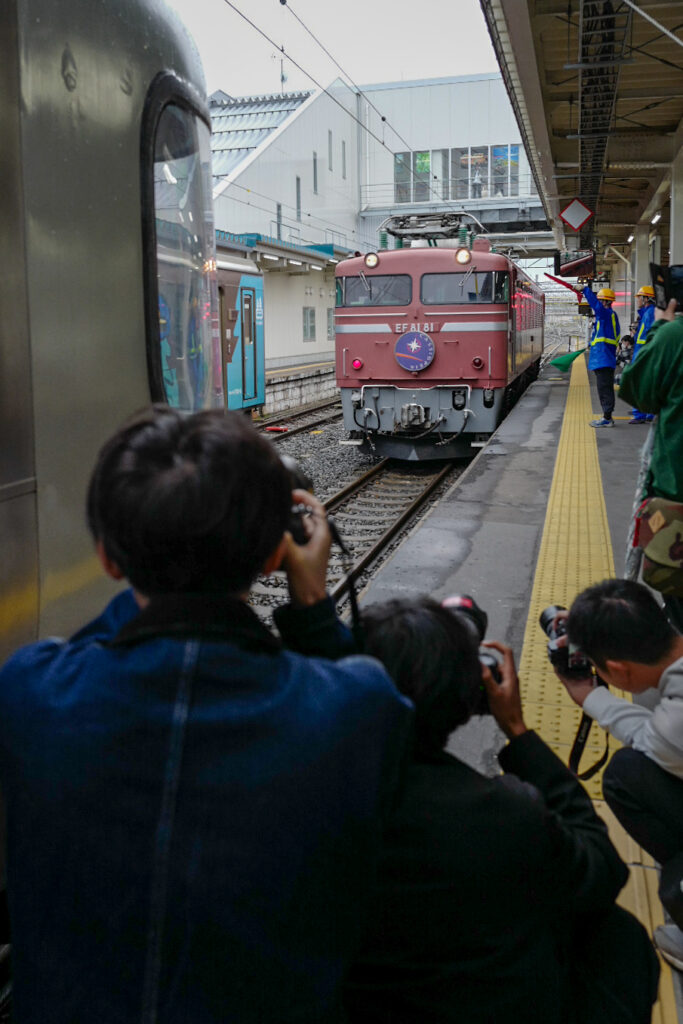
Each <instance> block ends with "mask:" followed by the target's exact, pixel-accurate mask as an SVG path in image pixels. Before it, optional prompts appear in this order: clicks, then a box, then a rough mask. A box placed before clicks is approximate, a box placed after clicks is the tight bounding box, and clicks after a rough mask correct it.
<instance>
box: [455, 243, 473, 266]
mask: <svg viewBox="0 0 683 1024" xmlns="http://www.w3.org/2000/svg"><path fill="white" fill-rule="evenodd" d="M471 259H472V253H471V252H470V250H469V249H465V248H464V247H463V246H461V247H460V248H459V249H456V250H455V262H456V263H462V264H465V263H469V262H470V260H471Z"/></svg>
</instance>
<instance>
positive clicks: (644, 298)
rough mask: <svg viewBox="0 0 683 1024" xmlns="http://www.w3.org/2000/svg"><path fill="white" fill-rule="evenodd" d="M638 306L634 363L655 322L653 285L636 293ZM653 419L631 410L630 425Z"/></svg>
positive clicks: (646, 286) (650, 414) (638, 411)
mask: <svg viewBox="0 0 683 1024" xmlns="http://www.w3.org/2000/svg"><path fill="white" fill-rule="evenodd" d="M636 305H637V307H638V327H637V328H636V335H635V338H634V340H633V355H632V356H631V362H632V363H633V362H635V360H636V359H637V358H638V356H639V355H640V353H641V352H642V351H643V348H644V346H645V342H646V341H647V336H648V334H649V333H650V330H651V328H652V325H653V323H654V322H655V290H654V288H653V287H652V285H651V284H644V285H643V286H642V288H639V289H638V291H637V292H636ZM653 419H654V416H653V415H652V413H645V412H640V410H639V409H636V408H633V409H631V419H630V420H629V423H647V422H648V421H649V420H653Z"/></svg>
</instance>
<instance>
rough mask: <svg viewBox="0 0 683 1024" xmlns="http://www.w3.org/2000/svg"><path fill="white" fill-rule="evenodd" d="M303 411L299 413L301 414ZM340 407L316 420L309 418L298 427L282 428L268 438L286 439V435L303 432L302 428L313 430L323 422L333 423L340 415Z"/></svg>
mask: <svg viewBox="0 0 683 1024" xmlns="http://www.w3.org/2000/svg"><path fill="white" fill-rule="evenodd" d="M303 415H304V413H301V416H303ZM342 415H343V414H342V411H341V409H340V410H339V412H336V413H333V414H332V415H331V416H322V417H320V418H319V419H317V420H311V421H310V423H302V424H301V425H300V426H298V427H292V428H291V429H289V430H283V431H282V433H278V434H273V435H272V436H271V438H270V440H271V441H286V440H287V438H288V437H294V436H295V435H296V434H303V432H304V430H315V428H316V427H321V426H323V425H324V424H325V423H333V422H334V421H335V420H338V419H339V418H340V417H341V416H342Z"/></svg>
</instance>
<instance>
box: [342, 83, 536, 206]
mask: <svg viewBox="0 0 683 1024" xmlns="http://www.w3.org/2000/svg"><path fill="white" fill-rule="evenodd" d="M362 89H363V92H364V93H366V95H367V97H368V100H370V101H371V102H372V104H373V105H374V106H375V107H376V108H377V110H378V111H379V112H380V113H381V114H383V115H384V116H385V117H386V119H387V122H388V124H387V125H386V126H384V125H382V122H381V120H380V117H379V115H378V113H377V112H376V111H375V110H373V109H372V107H371V106H370V105H369V103H368V101H367V100H365V99H361V107H362V118H363V120H364V122H365V123H366V124H367V125H368V127H369V128H370V129H371V131H372V132H373V133H374V134H375V135H376V136H378V137H379V138H380V139H383V140H384V142H385V144H386V146H387V147H388V150H387V149H385V148H384V147H382V146H381V145H380V144H379V142H376V141H375V140H374V139H373V138H371V137H370V136H368V135H366V134H364V145H365V146H366V147H367V152H366V154H365V157H364V178H365V179H366V183H367V184H376V185H377V184H382V183H387V184H388V183H392V184H393V180H394V159H393V153H400V152H403V151H405V150H410V151H411V152H416V151H420V150H432V149H447V148H448V149H450V148H454V147H461V146H462V147H465V146H498V145H506V144H513V145H514V144H518V145H519V147H520V150H519V174H520V183H521V182H522V181H524V182H526V181H527V180H528V177H529V165H528V161H527V158H526V154H525V152H524V147H523V146H522V142H521V137H520V133H519V128H518V127H517V122H516V121H515V116H514V113H513V111H512V106H511V105H510V101H509V99H508V96H507V93H506V91H505V86H504V84H503V80H502V78H501V76H500V75H499V74H488V75H473V76H463V77H462V78H454V79H435V80H434V81H432V82H425V83H423V84H420V83H414V82H396V83H390V84H388V85H376V86H374V85H373V86H363V87H362ZM388 125H391V126H392V127H394V128H396V130H397V131H398V132H399V133H400V135H401V136H402V139H403V140H404V141H405V142H407V143H408V144H409V145H408V146H406V145H405V144H404V141H402V139H400V138H399V137H398V136H397V135H396V134H395V132H393V131H391V129H390V128H389V127H388ZM521 191H522V190H521V189H520V192H521ZM534 191H535V190H534Z"/></svg>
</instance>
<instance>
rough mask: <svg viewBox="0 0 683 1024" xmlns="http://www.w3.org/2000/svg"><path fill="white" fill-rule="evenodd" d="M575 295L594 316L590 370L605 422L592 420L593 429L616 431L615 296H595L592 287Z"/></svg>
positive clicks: (601, 293)
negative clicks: (588, 307) (589, 308)
mask: <svg viewBox="0 0 683 1024" xmlns="http://www.w3.org/2000/svg"><path fill="white" fill-rule="evenodd" d="M575 291H576V292H577V294H578V295H582V296H583V298H584V299H585V300H586V302H587V303H588V304H589V306H590V307H591V309H592V310H593V312H594V313H595V323H594V325H593V334H592V336H591V341H590V349H589V356H588V369H589V370H593V372H594V373H595V379H596V381H597V385H598V398H599V399H600V405H601V407H602V418H601V419H599V420H591V427H613V426H614V420H613V419H612V413H613V412H614V369H615V367H616V365H617V345H618V344H619V334H620V331H621V328H620V326H619V317H618V316H617V314H616V313H615V312H614V310H613V309H612V303H613V302H614V300H615V298H616V295H615V294H614V292H613V291H612V289H611V288H601V289H600V291H599V292H598V294H597V295H596V294H595V292H594V291H593V290H592V288H591V287H590V285H589V284H587V285H586V287H585V288H578V287H577V288H576V289H575Z"/></svg>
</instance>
